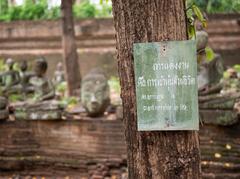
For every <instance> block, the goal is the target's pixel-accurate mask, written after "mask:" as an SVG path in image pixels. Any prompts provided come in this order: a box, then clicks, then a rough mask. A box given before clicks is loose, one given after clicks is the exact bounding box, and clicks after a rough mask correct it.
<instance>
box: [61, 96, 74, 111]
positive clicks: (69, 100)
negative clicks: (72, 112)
mask: <svg viewBox="0 0 240 179" xmlns="http://www.w3.org/2000/svg"><path fill="white" fill-rule="evenodd" d="M77 104H78V99H77V98H76V97H73V96H72V97H63V98H62V99H61V101H60V106H61V107H62V108H66V107H67V108H71V107H73V106H75V105H77Z"/></svg>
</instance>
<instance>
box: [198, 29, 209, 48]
mask: <svg viewBox="0 0 240 179" xmlns="http://www.w3.org/2000/svg"><path fill="white" fill-rule="evenodd" d="M196 37H197V38H196V40H197V50H201V49H204V48H206V46H207V44H208V33H207V32H205V31H197V32H196Z"/></svg>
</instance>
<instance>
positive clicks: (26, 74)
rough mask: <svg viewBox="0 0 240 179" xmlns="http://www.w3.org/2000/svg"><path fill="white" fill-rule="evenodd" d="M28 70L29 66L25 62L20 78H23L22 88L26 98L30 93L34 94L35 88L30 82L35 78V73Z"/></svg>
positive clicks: (21, 66)
mask: <svg viewBox="0 0 240 179" xmlns="http://www.w3.org/2000/svg"><path fill="white" fill-rule="evenodd" d="M27 70H28V64H27V61H25V60H24V61H22V62H21V64H20V78H21V82H20V88H21V91H22V92H23V94H24V95H25V97H26V95H27V94H28V93H32V92H34V90H33V86H32V85H31V84H30V82H29V81H30V79H31V78H32V77H34V76H35V73H34V72H31V71H27Z"/></svg>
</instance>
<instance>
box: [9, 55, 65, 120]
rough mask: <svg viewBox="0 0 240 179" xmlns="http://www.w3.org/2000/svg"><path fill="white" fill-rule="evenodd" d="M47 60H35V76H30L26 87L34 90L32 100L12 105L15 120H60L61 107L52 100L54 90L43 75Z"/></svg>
mask: <svg viewBox="0 0 240 179" xmlns="http://www.w3.org/2000/svg"><path fill="white" fill-rule="evenodd" d="M47 66H48V65H47V62H46V60H45V59H43V58H39V59H37V60H36V64H35V69H34V71H35V76H34V77H31V78H30V80H29V84H30V85H32V86H28V89H29V88H30V87H31V88H32V90H33V91H34V101H31V100H30V101H24V102H18V103H15V104H13V105H12V108H13V109H14V115H15V118H16V120H61V116H62V108H61V106H60V104H59V102H58V101H55V100H54V96H55V90H54V86H53V84H52V82H51V81H50V80H49V79H48V78H47V77H45V73H46V71H47Z"/></svg>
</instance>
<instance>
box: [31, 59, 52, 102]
mask: <svg viewBox="0 0 240 179" xmlns="http://www.w3.org/2000/svg"><path fill="white" fill-rule="evenodd" d="M47 67H48V64H47V62H46V60H45V59H43V58H39V59H37V60H36V65H35V75H36V76H34V77H32V78H31V79H30V80H29V83H30V84H31V85H32V86H33V89H34V95H35V97H34V98H35V99H36V100H37V101H44V100H49V99H53V98H54V96H55V90H54V86H53V84H52V82H51V81H50V80H49V79H47V78H46V77H45V73H46V71H47Z"/></svg>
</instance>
